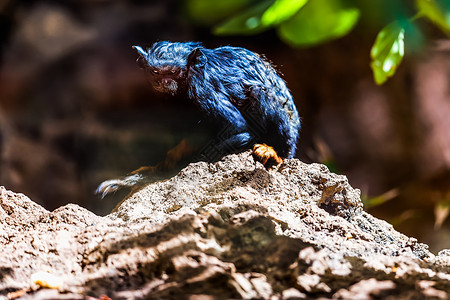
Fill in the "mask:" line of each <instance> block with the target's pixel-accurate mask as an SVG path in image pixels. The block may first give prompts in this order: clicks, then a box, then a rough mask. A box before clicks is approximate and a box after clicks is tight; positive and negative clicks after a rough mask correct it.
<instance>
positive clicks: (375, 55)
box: [370, 22, 405, 85]
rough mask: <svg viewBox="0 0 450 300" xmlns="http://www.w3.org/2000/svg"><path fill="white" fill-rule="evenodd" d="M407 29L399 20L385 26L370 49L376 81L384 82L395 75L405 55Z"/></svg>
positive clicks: (378, 82)
mask: <svg viewBox="0 0 450 300" xmlns="http://www.w3.org/2000/svg"><path fill="white" fill-rule="evenodd" d="M404 38H405V29H404V28H403V27H402V26H400V24H399V23H398V22H393V23H391V24H389V25H387V26H386V27H384V28H383V29H382V30H381V31H380V32H379V33H378V35H377V38H376V40H375V43H374V44H373V46H372V49H371V51H370V56H371V58H372V62H371V64H370V66H371V67H372V71H373V75H374V79H375V82H376V83H377V84H379V85H381V84H383V83H384V82H385V81H386V80H387V79H388V78H389V77H391V76H393V75H394V73H395V71H396V70H397V68H398V66H399V65H400V63H401V61H402V59H403V56H404V55H405V49H404V48H405V46H404Z"/></svg>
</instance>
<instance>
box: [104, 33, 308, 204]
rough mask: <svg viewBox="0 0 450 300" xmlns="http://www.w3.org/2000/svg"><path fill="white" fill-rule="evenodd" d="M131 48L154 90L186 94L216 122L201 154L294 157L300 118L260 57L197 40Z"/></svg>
mask: <svg viewBox="0 0 450 300" xmlns="http://www.w3.org/2000/svg"><path fill="white" fill-rule="evenodd" d="M133 48H134V49H136V50H137V52H138V54H139V58H138V63H139V64H140V65H141V66H142V67H143V68H144V69H145V70H146V73H147V76H148V77H149V79H150V80H149V81H150V82H151V85H152V86H153V88H154V90H155V91H157V92H160V93H163V94H167V95H171V96H177V97H180V96H181V97H183V98H185V99H186V101H190V102H192V103H193V104H194V105H196V106H198V108H199V109H200V110H201V111H202V112H203V113H204V114H205V116H206V118H207V119H208V120H209V121H210V122H212V123H214V124H215V125H218V126H219V128H220V130H219V132H218V134H217V137H216V138H214V139H213V142H212V143H210V145H209V146H208V147H207V148H206V149H203V152H204V153H207V155H203V157H204V158H206V159H209V160H216V159H219V158H221V157H222V156H224V155H226V154H230V153H236V152H240V151H243V150H246V149H249V148H252V147H253V153H254V156H255V157H256V158H257V159H259V160H260V161H261V162H263V163H264V164H266V163H268V162H271V163H280V162H281V158H280V157H282V158H292V157H293V156H294V154H295V150H296V148H297V140H298V135H299V130H300V118H299V115H298V112H297V109H296V107H295V104H294V100H293V99H292V96H291V93H290V92H289V90H288V88H287V86H286V83H285V81H284V80H283V79H282V78H281V77H280V76H279V75H278V74H277V72H276V71H275V69H274V68H273V67H272V65H271V64H270V63H269V62H268V61H267V60H265V59H264V58H263V57H261V56H260V55H258V54H256V53H254V52H252V51H249V50H247V49H244V48H240V47H231V46H225V47H219V48H215V49H207V48H205V47H203V46H202V45H201V44H200V43H196V42H185V43H182V42H168V41H162V42H157V43H155V44H153V46H151V47H150V48H147V49H144V48H142V47H140V46H133ZM163 165H164V163H162V164H161V165H160V166H159V167H162V166H163ZM155 168H156V169H157V168H158V166H155V167H143V168H140V169H138V170H136V171H134V172H132V173H131V174H130V175H129V176H126V177H124V178H121V179H113V180H108V181H105V182H103V183H102V184H101V185H100V186H99V187H98V189H97V193H101V194H102V195H103V196H105V195H106V194H108V193H109V192H111V191H115V190H117V189H119V188H121V187H133V186H136V185H140V184H142V183H144V182H146V180H145V176H144V175H143V173H144V171H148V170H149V169H150V170H154V169H155Z"/></svg>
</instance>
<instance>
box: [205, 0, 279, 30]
mask: <svg viewBox="0 0 450 300" xmlns="http://www.w3.org/2000/svg"><path fill="white" fill-rule="evenodd" d="M271 4H272V1H262V2H261V3H259V4H257V5H255V6H253V7H251V8H249V9H248V10H246V11H244V12H243V13H240V14H238V15H236V16H235V17H233V18H231V19H229V20H227V21H225V22H224V23H222V24H220V25H219V26H217V27H215V28H214V29H213V32H214V34H217V35H232V34H242V35H250V34H256V33H260V32H262V31H264V30H266V29H267V28H268V26H266V25H264V24H262V23H261V17H262V15H263V13H264V12H265V11H266V9H267V8H269V7H270V6H271Z"/></svg>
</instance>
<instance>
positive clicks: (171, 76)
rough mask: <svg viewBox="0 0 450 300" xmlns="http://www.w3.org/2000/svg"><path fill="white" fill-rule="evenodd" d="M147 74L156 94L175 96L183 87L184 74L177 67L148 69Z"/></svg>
mask: <svg viewBox="0 0 450 300" xmlns="http://www.w3.org/2000/svg"><path fill="white" fill-rule="evenodd" d="M147 73H148V75H149V77H150V82H151V84H152V86H153V88H154V89H155V90H156V91H158V92H161V93H165V94H169V95H175V94H177V93H179V92H180V89H181V87H182V86H183V78H184V72H183V70H182V69H181V68H179V67H176V66H163V67H159V68H155V67H148V68H147Z"/></svg>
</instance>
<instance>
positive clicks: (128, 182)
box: [95, 173, 145, 199]
mask: <svg viewBox="0 0 450 300" xmlns="http://www.w3.org/2000/svg"><path fill="white" fill-rule="evenodd" d="M144 179H145V177H144V176H143V175H142V174H139V173H137V174H132V175H129V176H126V177H124V178H118V179H110V180H106V181H103V182H102V183H101V184H100V185H99V186H98V188H97V190H96V191H95V193H96V194H98V195H100V194H101V197H102V199H103V198H105V196H106V195H108V194H109V193H113V192H116V191H117V190H119V189H122V188H131V187H135V186H136V185H141V184H142V182H143V181H144Z"/></svg>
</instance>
